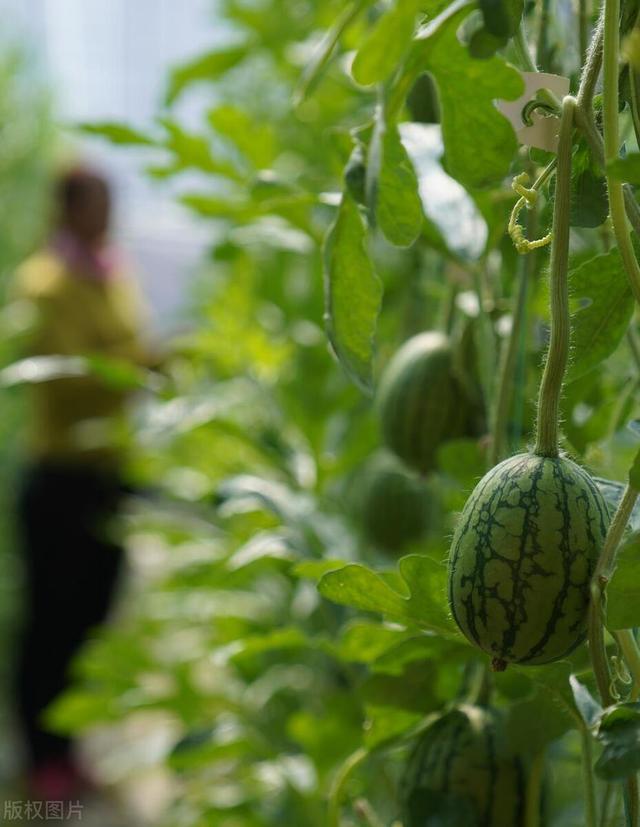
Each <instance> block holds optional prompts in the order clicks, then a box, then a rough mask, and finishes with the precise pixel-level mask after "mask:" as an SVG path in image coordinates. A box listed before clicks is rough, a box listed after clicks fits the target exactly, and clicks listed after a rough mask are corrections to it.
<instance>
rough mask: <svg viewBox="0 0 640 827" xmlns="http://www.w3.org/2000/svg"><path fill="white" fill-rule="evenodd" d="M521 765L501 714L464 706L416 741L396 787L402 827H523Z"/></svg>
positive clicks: (445, 717) (523, 776) (522, 771)
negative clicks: (455, 826)
mask: <svg viewBox="0 0 640 827" xmlns="http://www.w3.org/2000/svg"><path fill="white" fill-rule="evenodd" d="M525 775H526V774H525V767H524V762H523V761H522V759H521V758H520V757H519V756H517V755H515V754H514V753H513V752H512V751H510V750H509V749H508V747H507V745H506V743H505V737H504V727H503V720H502V716H501V715H500V713H499V712H497V711H496V710H493V709H490V708H489V707H483V706H475V705H471V704H462V705H460V706H457V707H455V708H454V709H452V710H451V711H449V712H447V713H445V714H444V715H443V716H441V717H440V718H438V719H437V720H436V721H435V723H433V724H432V725H431V726H430V727H429V728H428V729H427V730H425V731H424V732H423V733H422V734H421V735H420V736H419V738H418V739H417V741H416V743H415V745H414V747H413V749H412V751H411V753H410V754H409V758H408V760H407V764H406V767H405V771H404V773H403V776H402V781H401V785H400V806H401V810H402V823H403V825H404V827H424V825H426V824H459V825H461V827H462V825H464V826H465V827H523V825H524V817H525V786H526V785H525Z"/></svg>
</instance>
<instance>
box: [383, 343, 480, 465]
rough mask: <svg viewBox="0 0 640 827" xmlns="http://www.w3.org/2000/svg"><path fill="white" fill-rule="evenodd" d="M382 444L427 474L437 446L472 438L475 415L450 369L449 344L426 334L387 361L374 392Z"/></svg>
mask: <svg viewBox="0 0 640 827" xmlns="http://www.w3.org/2000/svg"><path fill="white" fill-rule="evenodd" d="M378 409H379V414H380V423H381V430H382V438H383V441H384V443H385V445H386V446H387V447H388V448H389V449H390V450H391V451H393V453H394V454H396V456H398V457H399V458H400V459H402V460H403V461H404V462H405V463H406V464H407V465H408V466H409V467H411V468H413V469H415V470H416V471H420V472H421V473H427V472H428V471H431V470H433V469H434V468H435V466H436V454H437V451H438V448H439V447H440V445H442V443H443V442H445V441H447V440H450V439H457V438H460V437H464V436H474V435H476V434H477V430H478V429H477V426H476V425H475V419H476V418H477V411H476V410H474V409H473V406H472V405H471V404H470V401H469V399H468V398H467V394H466V393H465V390H464V388H463V385H462V383H461V382H460V381H459V379H458V378H457V377H456V375H455V372H454V370H453V351H452V347H451V342H450V341H449V339H448V337H447V336H445V335H444V334H443V333H438V332H435V331H431V332H428V333H421V334H419V335H418V336H414V337H413V338H412V339H409V341H408V342H405V344H404V345H403V346H402V347H401V348H400V350H398V352H397V353H396V354H395V355H394V356H393V358H392V359H391V361H390V362H389V364H388V366H387V368H386V370H385V371H384V373H383V375H382V378H381V380H380V385H379V388H378Z"/></svg>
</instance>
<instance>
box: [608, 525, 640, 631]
mask: <svg viewBox="0 0 640 827" xmlns="http://www.w3.org/2000/svg"><path fill="white" fill-rule="evenodd" d="M636 626H640V534H638V533H634V534H632V535H631V536H630V537H629V538H628V539H627V540H626V541H625V542H624V543H623V545H622V548H621V549H620V551H619V552H618V558H617V564H616V569H615V571H614V573H613V575H612V576H611V579H610V580H609V583H608V585H607V628H608V629H611V630H612V631H615V630H616V629H633V628H634V627H636Z"/></svg>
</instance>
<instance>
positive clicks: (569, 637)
mask: <svg viewBox="0 0 640 827" xmlns="http://www.w3.org/2000/svg"><path fill="white" fill-rule="evenodd" d="M608 523H609V514H608V511H607V506H606V503H605V501H604V499H603V497H602V495H601V493H600V491H599V490H598V488H597V486H596V484H595V482H594V481H593V480H592V479H591V477H590V476H589V474H587V472H586V471H584V470H583V469H582V468H580V466H578V465H576V464H575V463H574V462H572V461H571V460H569V459H566V458H565V457H556V458H550V457H540V456H537V455H536V454H531V453H527V454H517V455H516V456H513V457H510V458H509V459H507V460H505V461H504V462H501V463H500V464H499V465H496V467H495V468H493V469H492V470H491V471H489V473H488V474H486V475H485V476H484V477H483V478H482V479H481V480H480V482H479V483H478V485H477V486H476V487H475V489H474V491H473V492H472V494H471V496H470V497H469V499H468V501H467V503H466V505H465V507H464V509H463V511H462V514H461V516H460V520H459V522H458V525H457V527H456V530H455V533H454V536H453V543H452V545H451V552H450V556H449V603H450V606H451V610H452V612H453V616H454V618H455V621H456V623H457V624H458V626H459V627H460V630H461V631H462V632H463V634H464V635H465V637H466V638H467V639H468V640H469V641H470V642H471V643H474V644H475V645H476V646H478V647H479V648H480V649H483V650H484V651H485V652H488V653H489V654H490V655H491V656H492V657H493V661H494V667H495V668H496V669H504V668H505V666H506V664H508V663H523V664H541V663H550V662H551V661H554V660H558V659H559V658H562V657H564V656H565V655H568V654H569V653H570V652H571V651H572V650H573V649H575V648H576V646H578V644H580V643H581V642H582V641H583V640H584V639H585V636H586V628H587V626H586V624H587V610H588V607H589V599H590V591H589V584H590V580H591V576H592V574H593V570H594V566H595V562H596V560H597V558H598V556H599V554H600V551H601V549H602V545H603V542H604V538H605V535H606V532H607V527H608Z"/></svg>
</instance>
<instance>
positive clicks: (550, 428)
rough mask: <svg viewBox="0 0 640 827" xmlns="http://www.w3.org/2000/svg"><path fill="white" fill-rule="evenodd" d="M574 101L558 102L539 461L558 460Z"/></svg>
mask: <svg viewBox="0 0 640 827" xmlns="http://www.w3.org/2000/svg"><path fill="white" fill-rule="evenodd" d="M575 108H576V101H575V98H572V97H570V96H567V97H566V98H565V99H564V100H563V101H562V117H561V119H560V135H559V139H558V153H557V158H558V163H557V170H556V193H555V201H554V205H553V241H552V243H551V285H550V292H551V337H550V341H549V350H548V353H547V360H546V363H545V366H544V373H543V374H542V381H541V383H540V394H539V396H538V422H537V432H536V444H535V449H534V450H535V453H536V454H538V456H543V457H557V456H558V420H559V415H560V394H561V392H562V382H563V379H564V374H565V370H566V367H567V361H568V358H569V333H570V318H569V291H568V285H567V269H568V264H569V232H570V228H569V211H570V205H571V150H572V136H573V119H574V112H575Z"/></svg>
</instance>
